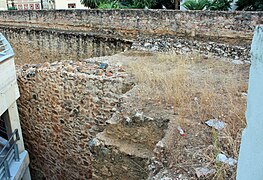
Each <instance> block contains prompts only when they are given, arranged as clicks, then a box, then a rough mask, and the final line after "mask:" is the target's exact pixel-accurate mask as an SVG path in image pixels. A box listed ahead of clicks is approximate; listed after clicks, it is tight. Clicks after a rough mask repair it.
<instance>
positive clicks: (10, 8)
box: [7, 6, 17, 11]
mask: <svg viewBox="0 0 263 180" xmlns="http://www.w3.org/2000/svg"><path fill="white" fill-rule="evenodd" d="M7 10H10V11H12V10H17V8H16V7H15V6H9V7H7Z"/></svg>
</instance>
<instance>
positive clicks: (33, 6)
mask: <svg viewBox="0 0 263 180" xmlns="http://www.w3.org/2000/svg"><path fill="white" fill-rule="evenodd" d="M8 7H15V8H16V9H17V10H40V9H42V1H41V0H13V1H11V0H8Z"/></svg>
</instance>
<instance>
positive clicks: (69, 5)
mask: <svg viewBox="0 0 263 180" xmlns="http://www.w3.org/2000/svg"><path fill="white" fill-rule="evenodd" d="M68 8H69V9H75V8H76V4H75V3H71V4H68Z"/></svg>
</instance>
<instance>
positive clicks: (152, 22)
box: [0, 10, 263, 44]
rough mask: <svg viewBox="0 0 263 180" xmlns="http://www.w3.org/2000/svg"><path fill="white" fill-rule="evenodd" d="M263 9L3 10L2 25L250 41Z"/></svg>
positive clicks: (130, 35) (110, 34)
mask: <svg viewBox="0 0 263 180" xmlns="http://www.w3.org/2000/svg"><path fill="white" fill-rule="evenodd" d="M262 16H263V12H218V11H169V10H74V11H67V10H60V11H2V12H0V26H13V27H28V28H42V29H43V28H47V29H57V30H69V31H71V32H72V31H81V32H89V33H90V34H96V35H103V36H106V35H108V36H111V37H113V36H115V37H122V38H128V37H134V38H136V37H137V36H144V35H175V36H176V37H188V38H194V39H199V40H204V39H205V40H212V41H218V42H226V43H234V44H240V43H243V44H247V43H250V41H251V39H252V35H253V30H254V28H255V26H256V24H260V23H263V19H262Z"/></svg>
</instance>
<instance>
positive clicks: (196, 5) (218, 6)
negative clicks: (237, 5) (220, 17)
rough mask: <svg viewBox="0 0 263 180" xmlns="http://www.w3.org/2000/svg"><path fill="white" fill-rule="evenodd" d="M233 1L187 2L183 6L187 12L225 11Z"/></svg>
mask: <svg viewBox="0 0 263 180" xmlns="http://www.w3.org/2000/svg"><path fill="white" fill-rule="evenodd" d="M232 2H233V0H187V1H185V3H183V6H184V7H185V8H186V9H188V10H204V9H207V10H217V11H227V10H229V9H230V7H231V3H232Z"/></svg>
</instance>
